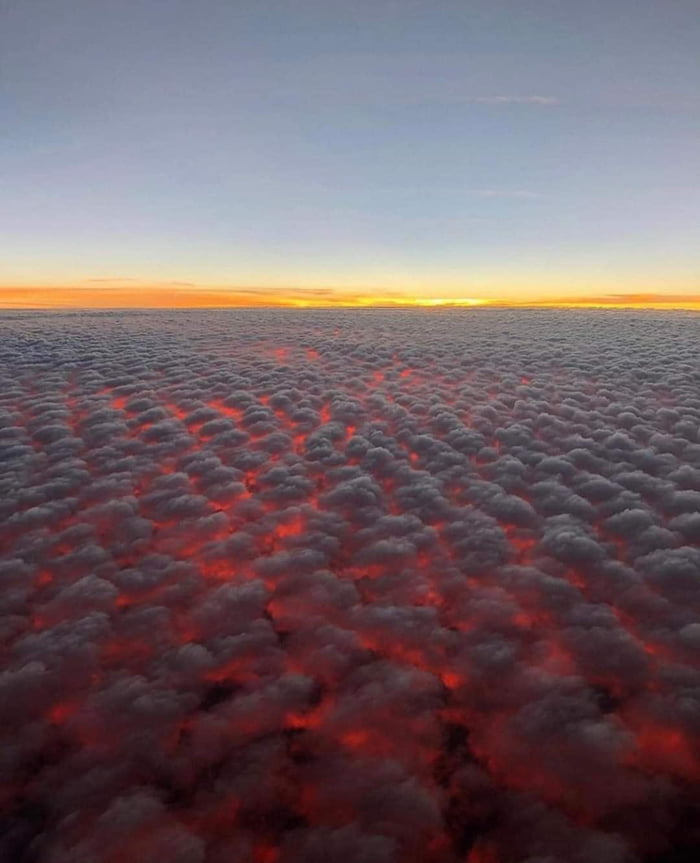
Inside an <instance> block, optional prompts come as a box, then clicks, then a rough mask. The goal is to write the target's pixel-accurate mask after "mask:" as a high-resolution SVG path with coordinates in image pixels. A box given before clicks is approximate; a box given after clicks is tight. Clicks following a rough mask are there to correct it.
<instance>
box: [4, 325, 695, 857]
mask: <svg viewBox="0 0 700 863" xmlns="http://www.w3.org/2000/svg"><path fill="white" fill-rule="evenodd" d="M0 324H1V325H2V330H3V332H2V338H1V339H0V362H1V363H2V381H1V386H0V393H1V396H0V399H1V402H0V411H1V413H0V417H1V425H0V469H1V471H2V475H1V478H0V482H1V487H2V498H1V499H0V543H1V549H2V551H1V555H2V556H1V558H0V571H1V575H0V577H1V578H2V584H3V591H2V594H1V595H0V603H1V605H2V608H1V614H2V619H1V630H0V636H1V639H2V640H1V645H2V647H1V649H2V657H3V659H2V670H1V671H0V728H1V729H2V733H3V738H4V745H3V747H2V749H1V750H0V770H1V771H2V775H3V777H4V783H3V788H2V811H3V821H2V828H1V834H0V835H1V838H0V859H3V860H10V861H19V863H30V861H32V863H69V861H70V863H116V861H122V860H128V859H132V860H135V861H136V860H137V861H139V863H161V861H163V860H167V861H169V863H224V861H226V863H248V861H250V863H277V861H279V863H317V861H318V863H321V861H327V860H333V861H334V863H399V861H401V863H406V861H409V863H411V861H415V863H419V861H420V863H457V861H460V863H463V861H467V863H601V861H602V863H635V861H656V863H671V861H676V863H678V861H682V860H685V859H687V860H690V859H696V857H697V851H698V849H699V848H700V835H698V827H697V824H698V815H700V795H699V794H698V787H699V786H698V780H699V779H700V748H699V746H698V728H699V727H700V671H699V663H700V436H699V433H698V428H699V426H700V395H699V394H698V393H699V384H700V369H699V367H698V362H697V319H696V318H695V317H694V316H692V315H683V314H672V313H669V314H666V315H654V314H652V313H646V314H634V313H616V312H608V313H596V312H578V313H565V312H556V311H543V312H527V313H522V312H517V311H487V312H484V311H481V312H479V313H476V314H474V313H469V312H455V311H453V312H444V311H443V312H416V311H414V312H410V311H404V312H400V311H398V312H397V311H377V310H372V311H369V310H368V311H361V312H358V311H354V312H352V311H329V310H326V311H314V312H312V311H308V312H285V311H272V310H267V311H253V310H249V311H240V312H182V313H165V312H158V313H155V312H151V313H142V312H131V313H91V314H86V313H82V314H81V313H75V314H61V315H53V316H52V315H43V314H35V313H14V314H10V315H6V316H4V318H2V320H1V321H0Z"/></svg>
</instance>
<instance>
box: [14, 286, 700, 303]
mask: <svg viewBox="0 0 700 863" xmlns="http://www.w3.org/2000/svg"><path fill="white" fill-rule="evenodd" d="M251 307H252V308H266V307H271V308H299V309H304V308H328V307H340V308H387V307H389V308H399V307H409V308H423V309H438V308H484V307H491V308H533V307H534V308H590V309H594V308H606V309H626V308H638V309H687V310H700V294H690V293H687V294H661V293H643V294H642V293H608V294H602V293H601V294H600V295H596V296H591V295H575V296H549V297H542V295H540V296H537V294H535V293H533V294H532V295H523V294H522V293H520V295H518V296H508V295H507V294H506V293H505V291H504V296H502V297H498V296H495V297H473V296H453V297H450V296H439V297H433V296H426V295H421V294H412V293H402V292H401V291H398V290H392V291H382V290H376V291H369V290H364V291H363V290H359V289H358V290H355V291H352V290H350V289H335V288H330V287H328V288H324V287H311V288H295V287H290V288H280V287H264V286H263V287H258V286H249V287H240V286H236V287H221V286H200V285H197V284H195V283H190V282H158V283H154V282H146V283H142V282H139V281H137V280H127V279H123V280H122V279H93V280H90V281H88V282H83V283H80V284H78V285H63V286H45V285H15V286H0V308H4V309H57V310H58V309H77V308H94V309H112V308H141V309H148V308H153V309H168V308H173V309H175V308H179V309H183V308H251Z"/></svg>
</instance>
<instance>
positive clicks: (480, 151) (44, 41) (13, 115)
mask: <svg viewBox="0 0 700 863" xmlns="http://www.w3.org/2000/svg"><path fill="white" fill-rule="evenodd" d="M699 11H700V10H699V9H698V5H697V0H665V2H649V0H608V2H600V0H588V2H585V3H574V2H571V0H568V2H564V0H559V2H555V0H509V2H498V0H495V2H494V0H490V2H487V0H477V2H471V0H464V2H457V0H452V2H445V0H431V2H428V0H425V2H418V0H401V2H398V0H371V2H370V0H355V2H351V0H346V1H345V2H337V0H323V2H320V0H318V2H316V0H314V2H311V1H310V0H298V2H291V0H288V2H281V0H269V2H242V0H228V2H223V0H200V2H197V3H193V2H191V0H188V2H183V0H167V2H165V0H113V2H111V0H110V2H107V0H60V2H57V0H52V2H49V0H21V2H20V0H5V2H4V3H2V5H0V22H1V23H0V32H1V34H2V35H0V41H1V44H0V56H1V57H2V69H1V82H2V83H1V84H0V98H1V99H2V103H1V104H2V115H3V118H4V119H3V123H2V125H3V128H4V130H5V132H4V134H3V136H2V140H1V142H0V165H1V167H2V195H3V199H4V202H5V203H4V206H3V208H2V213H1V214H0V233H1V234H2V236H3V237H4V241H3V245H4V246H5V250H4V254H3V261H4V262H3V264H2V269H0V281H1V282H2V283H4V284H20V283H27V284H54V283H55V284H57V285H58V284H65V283H68V282H70V283H81V282H83V281H84V280H88V279H98V278H99V279H102V278H104V279H122V278H124V279H134V280H144V281H151V282H158V281H164V282H165V281H168V280H184V281H189V282H193V283H195V284H197V285H200V284H201V285H212V284H216V285H231V286H236V285H258V286H272V287H278V288H279V289H280V290H284V288H285V287H288V286H299V287H304V286H310V287H312V286H320V285H323V286H331V287H333V286H337V287H338V288H350V287H351V288H354V289H362V290H368V291H377V292H379V293H381V292H382V291H384V290H392V291H393V290H396V291H408V292H409V293H411V292H412V293H414V294H415V293H421V294H423V295H443V294H446V295H465V296H466V295H468V296H499V295H508V294H509V292H510V293H513V294H514V295H518V294H520V293H523V292H525V293H527V292H530V293H532V292H533V291H539V293H540V294H546V293H554V294H556V293H558V294H560V295H567V294H571V293H586V292H590V293H593V294H595V293H599V292H601V291H602V292H606V291H610V290H616V289H619V290H621V291H635V292H637V291H647V290H650V291H655V292H659V291H661V292H663V291H673V292H678V291H681V292H684V291H694V292H696V293H700V289H698V285H697V276H698V263H699V261H698V257H699V256H698V252H697V246H698V244H697V238H698V233H699V228H700V218H699V217H700V203H699V201H700V142H699V136H698V132H699V131H700V123H699V122H698V121H699V120H700V61H698V57H699V56H700V14H699Z"/></svg>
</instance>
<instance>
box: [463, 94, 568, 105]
mask: <svg viewBox="0 0 700 863" xmlns="http://www.w3.org/2000/svg"><path fill="white" fill-rule="evenodd" d="M472 101H473V102H476V103H477V105H559V104H560V100H559V99H557V98H556V97H554V96H476V97H475V98H474V99H473V100H472Z"/></svg>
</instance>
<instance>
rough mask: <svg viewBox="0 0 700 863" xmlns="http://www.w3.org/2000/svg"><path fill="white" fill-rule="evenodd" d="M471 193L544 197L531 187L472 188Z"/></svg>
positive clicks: (489, 196)
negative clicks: (530, 188) (531, 189)
mask: <svg viewBox="0 0 700 863" xmlns="http://www.w3.org/2000/svg"><path fill="white" fill-rule="evenodd" d="M469 194H470V195H473V196H474V197H476V198H522V199H526V200H527V199H537V198H542V197H544V196H543V195H542V193H541V192H532V191H530V190H529V189H470V190H469Z"/></svg>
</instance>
